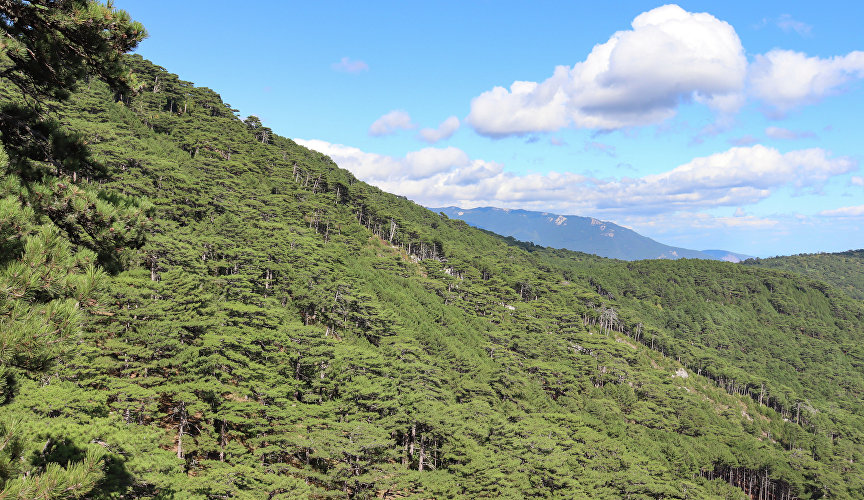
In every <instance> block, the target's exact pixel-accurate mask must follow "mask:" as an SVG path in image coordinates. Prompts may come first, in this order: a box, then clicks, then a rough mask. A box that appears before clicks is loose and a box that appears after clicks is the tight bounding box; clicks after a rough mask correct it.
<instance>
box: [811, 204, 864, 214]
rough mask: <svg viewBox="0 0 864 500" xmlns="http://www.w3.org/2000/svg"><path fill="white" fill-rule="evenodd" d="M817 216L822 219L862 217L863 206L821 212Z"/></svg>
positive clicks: (863, 212)
mask: <svg viewBox="0 0 864 500" xmlns="http://www.w3.org/2000/svg"><path fill="white" fill-rule="evenodd" d="M819 215H821V216H823V217H861V216H864V205H857V206H854V207H842V208H835V209H834V210H823V211H821V212H819Z"/></svg>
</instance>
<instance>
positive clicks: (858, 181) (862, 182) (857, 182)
mask: <svg viewBox="0 0 864 500" xmlns="http://www.w3.org/2000/svg"><path fill="white" fill-rule="evenodd" d="M849 182H850V183H851V184H852V185H853V186H861V187H864V177H861V176H858V175H855V176H853V177H852V178H851V179H849Z"/></svg>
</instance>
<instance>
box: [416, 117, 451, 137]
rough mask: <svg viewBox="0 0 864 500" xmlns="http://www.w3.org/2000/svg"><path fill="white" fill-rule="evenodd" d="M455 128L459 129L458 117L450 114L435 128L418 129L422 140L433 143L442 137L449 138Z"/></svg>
mask: <svg viewBox="0 0 864 500" xmlns="http://www.w3.org/2000/svg"><path fill="white" fill-rule="evenodd" d="M457 130H459V118H456V117H455V116H451V117H449V118H447V119H446V120H444V121H443V122H441V125H438V128H437V129H434V128H424V129H423V130H421V131H420V138H421V139H423V140H424V141H426V142H428V143H430V144H434V143H436V142H438V141H443V140H444V139H449V138H450V137H451V136H452V135H453V134H454V133H455V132H456V131H457Z"/></svg>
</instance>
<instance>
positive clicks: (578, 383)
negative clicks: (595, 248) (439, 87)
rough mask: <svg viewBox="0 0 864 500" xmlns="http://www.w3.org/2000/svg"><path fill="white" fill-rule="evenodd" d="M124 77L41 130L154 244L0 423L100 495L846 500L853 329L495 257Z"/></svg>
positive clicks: (643, 267) (693, 274) (661, 264)
mask: <svg viewBox="0 0 864 500" xmlns="http://www.w3.org/2000/svg"><path fill="white" fill-rule="evenodd" d="M129 62H130V64H131V65H132V67H133V68H134V71H135V73H136V76H137V78H138V80H139V81H140V82H144V83H145V84H146V85H145V87H144V90H142V92H141V93H140V94H139V95H137V96H135V97H134V98H132V99H129V102H128V104H124V103H123V102H115V101H114V99H113V98H112V97H113V96H112V94H111V93H109V92H108V90H107V88H106V87H105V86H104V85H102V84H100V83H99V82H96V81H93V82H91V85H90V86H89V87H88V88H86V89H85V90H82V92H80V93H79V94H76V95H75V96H74V98H73V102H72V104H71V105H70V106H68V107H65V108H63V109H62V112H61V117H60V118H61V121H62V123H63V124H64V125H65V126H66V127H68V128H70V129H73V130H76V131H78V132H79V133H80V134H82V135H83V136H84V137H86V138H87V140H88V142H89V144H90V147H91V148H92V150H93V152H94V154H95V155H96V157H97V158H99V159H100V160H101V161H102V162H104V163H105V164H106V165H107V166H108V167H109V168H110V170H111V172H112V177H111V179H110V180H109V181H107V182H104V183H102V184H100V185H99V186H100V187H101V188H103V189H105V190H106V192H114V193H125V194H129V195H135V196H139V197H146V198H147V199H149V201H150V202H151V203H152V204H153V206H154V207H155V208H154V215H153V220H152V222H151V223H152V226H153V229H152V231H151V233H150V234H149V236H148V240H147V243H146V244H145V245H144V247H143V248H141V250H140V251H138V253H137V254H135V255H134V257H133V258H131V260H129V261H128V262H127V267H129V270H127V271H125V272H122V273H118V274H116V275H115V276H114V277H113V278H112V281H111V283H110V286H109V287H108V288H107V289H106V290H104V295H103V297H102V299H101V301H100V305H101V306H102V307H101V308H100V309H98V310H97V311H96V313H94V314H91V315H90V316H89V319H88V323H87V335H86V336H85V337H84V338H82V339H80V341H79V348H78V350H77V353H75V355H74V356H70V357H67V358H65V359H64V361H63V362H62V363H60V364H58V365H57V368H56V370H55V372H54V373H53V374H52V376H51V377H49V378H48V380H41V379H40V380H35V379H34V380H26V381H24V382H23V383H22V387H21V388H20V390H19V391H18V394H17V397H16V398H15V400H14V401H13V402H12V403H11V404H8V405H6V406H5V407H4V410H3V411H4V416H11V417H20V419H21V421H22V422H23V424H22V425H23V426H25V427H26V428H27V430H28V431H29V432H30V433H32V434H33V435H34V436H37V437H38V439H40V440H42V442H43V443H44V442H46V441H47V442H49V443H55V445H53V446H46V448H45V449H48V450H49V451H51V450H56V455H57V456H70V455H71V456H75V454H76V453H81V451H82V450H84V449H85V448H86V447H87V446H98V447H99V448H101V449H103V453H104V457H105V458H104V460H105V462H104V464H105V468H106V471H107V472H106V479H105V481H104V482H103V483H102V484H101V485H100V488H99V489H98V492H97V493H96V494H95V496H97V497H105V498H109V497H120V496H126V497H138V498H144V497H163V498H164V497H171V496H176V497H184V496H185V497H192V498H224V497H230V496H236V497H250V498H266V497H270V498H296V497H303V496H312V497H318V498H325V497H337V498H338V497H352V496H353V497H360V498H363V497H372V496H380V497H387V498H396V497H406V496H411V495H414V496H416V497H423V498H428V497H436V498H437V497H460V498H476V497H491V496H495V497H504V498H526V497H567V498H574V497H575V498H624V497H628V496H629V497H631V498H694V497H695V498H742V497H743V495H745V492H746V494H747V495H756V496H758V495H762V496H765V495H767V494H768V492H769V491H770V492H773V493H772V494H773V495H776V496H775V498H777V497H780V496H783V497H785V498H791V497H798V498H818V497H824V496H829V497H838V498H842V497H848V498H855V497H857V498H860V497H862V496H864V479H862V478H864V468H862V460H864V445H862V443H864V416H862V409H861V407H860V401H861V398H862V394H864V351H862V349H861V347H860V346H861V345H862V342H861V341H862V340H864V339H862V337H864V334H862V332H864V308H862V306H861V304H859V303H857V302H854V301H851V300H849V299H848V298H847V297H845V296H843V295H840V294H835V293H834V292H833V291H832V289H830V288H829V287H827V286H826V285H825V284H824V283H822V282H819V281H816V280H803V281H802V280H801V279H800V277H799V276H797V275H792V274H789V273H782V272H777V271H771V270H762V269H755V268H748V267H743V266H734V265H731V264H728V263H721V262H711V261H694V260H686V261H684V260H682V261H646V262H638V263H628V262H621V261H612V260H608V259H602V258H598V257H593V256H589V255H585V254H580V253H575V252H568V251H561V250H549V249H544V248H538V247H532V246H530V245H517V244H513V241H512V238H511V239H510V240H507V239H502V238H499V237H497V236H495V235H491V234H488V233H486V232H483V231H480V230H477V229H474V228H472V227H470V226H468V224H466V223H465V222H462V221H459V220H453V219H450V218H448V217H446V216H441V215H439V214H436V213H433V212H431V211H429V210H426V209H424V208H422V207H419V206H417V205H415V204H413V203H411V202H409V201H407V200H404V199H402V198H399V197H396V196H393V195H390V194H387V193H384V192H382V191H380V190H379V189H377V188H374V187H372V186H369V185H367V184H364V183H362V182H359V181H357V180H356V179H355V178H354V177H353V176H352V175H351V174H350V173H349V172H347V171H345V170H342V169H340V168H338V166H336V165H335V164H334V163H333V162H332V160H330V159H329V158H327V157H326V156H324V155H321V154H320V153H317V152H314V151H310V150H308V149H305V148H302V147H300V146H298V145H296V144H294V143H293V142H292V141H290V140H288V139H285V138H282V137H279V136H278V135H275V134H273V133H272V132H271V131H269V130H268V129H266V127H263V126H262V125H261V124H260V123H256V122H255V121H254V120H247V121H246V122H244V121H241V120H240V119H239V118H237V117H236V116H235V114H234V112H233V111H232V109H231V107H230V106H229V105H227V104H225V103H223V102H222V101H221V99H220V98H219V96H218V95H217V94H215V93H214V92H212V91H210V90H209V89H206V88H201V87H195V86H194V85H192V84H191V83H189V82H184V81H181V80H179V79H178V77H177V76H176V75H172V74H170V73H168V72H166V71H165V70H164V69H162V68H159V67H157V66H154V65H153V64H151V63H149V62H147V61H144V60H142V59H141V58H140V57H135V56H133V57H131V58H130V59H129ZM66 182H73V181H72V180H71V179H69V180H66ZM75 182H87V181H86V180H83V179H78V180H76V181H75ZM45 449H43V451H42V452H41V453H42V454H43V455H44V454H45V453H46V452H45ZM52 453H54V452H53V451H52ZM63 453H65V454H66V455H62V454H63ZM37 455H38V453H37ZM52 456H53V455H52ZM40 459H44V457H43V458H40Z"/></svg>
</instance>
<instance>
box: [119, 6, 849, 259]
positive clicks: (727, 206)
mask: <svg viewBox="0 0 864 500" xmlns="http://www.w3.org/2000/svg"><path fill="white" fill-rule="evenodd" d="M115 6H116V7H117V8H121V9H125V10H127V11H129V13H130V14H131V15H132V17H133V18H134V19H136V20H138V21H141V22H142V23H143V24H144V26H145V27H146V28H147V30H148V32H149V33H150V38H148V39H147V40H145V41H144V42H143V43H142V44H141V46H140V47H139V49H138V53H140V54H142V55H143V56H144V57H147V58H148V59H150V60H152V61H154V62H155V63H156V64H159V65H161V66H163V67H165V68H166V69H168V70H169V71H171V72H174V73H177V74H178V75H180V77H181V78H183V79H185V80H189V81H192V82H194V83H195V84H197V85H200V86H206V87H210V88H212V89H214V90H215V91H217V92H218V93H220V94H221V95H222V97H223V99H224V100H225V101H226V102H229V103H230V104H231V105H232V106H234V107H235V108H236V109H239V110H240V115H241V116H247V115H253V114H254V115H257V116H259V117H260V118H261V119H262V121H263V122H264V123H265V124H266V125H268V126H270V127H271V128H272V129H273V130H274V131H276V132H277V133H279V134H280V135H283V136H287V137H291V138H294V139H295V140H297V142H299V143H301V144H304V145H306V146H308V147H312V148H313V149H317V150H319V151H322V152H324V153H326V154H329V155H330V156H332V157H333V159H334V160H335V161H336V162H337V163H338V164H339V165H340V166H342V167H344V168H347V169H349V170H351V171H353V172H354V173H355V175H357V176H358V177H359V178H361V179H363V180H366V181H368V182H370V183H373V184H376V185H378V186H380V187H382V188H383V189H385V190H387V191H390V192H394V193H397V194H403V195H406V196H408V197H409V198H410V199H413V200H415V201H417V202H418V203H421V204H424V205H426V206H445V205H457V206H461V207H464V208H470V207H476V206H498V207H507V208H525V209H530V210H541V211H548V212H554V213H562V214H568V215H569V214H573V215H583V216H593V217H597V218H600V219H605V220H611V221H614V222H617V223H619V224H622V225H626V226H628V227H631V228H633V229H634V230H636V231H638V232H640V233H642V234H644V235H646V236H650V237H652V238H655V239H657V240H659V241H661V242H663V243H667V244H673V245H676V246H683V247H687V248H695V249H706V248H724V249H728V250H733V251H737V252H742V253H747V254H750V255H758V256H770V255H783V254H793V253H800V252H818V251H841V250H846V249H850V248H861V247H864V230H862V229H861V226H862V223H864V172H862V171H861V168H860V166H861V162H862V158H864V154H862V150H864V140H862V139H861V136H862V134H861V133H860V129H861V128H860V122H861V117H862V116H864V82H862V80H864V52H861V50H864V31H862V30H861V29H860V26H859V21H860V19H861V18H862V14H864V6H859V5H858V4H857V3H855V2H830V1H827V2H819V3H814V2H799V3H794V2H755V3H753V2H747V3H744V2H734V1H731V2H724V3H722V4H721V3H717V2H680V3H678V4H669V5H664V4H661V3H648V2H635V1H633V2H603V3H587V2H563V1H562V2H552V1H548V2H543V1H541V2H534V3H531V4H529V3H526V2H491V1H477V2H465V1H463V2H434V3H432V2H428V3H426V2H296V3H295V2H256V3H254V4H250V5H249V6H244V7H242V8H238V4H237V3H236V2H230V3H229V2H222V1H208V2H203V1H200V2H199V1H184V2H167V1H154V0H149V1H142V0H117V1H116V2H115Z"/></svg>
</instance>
